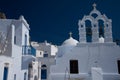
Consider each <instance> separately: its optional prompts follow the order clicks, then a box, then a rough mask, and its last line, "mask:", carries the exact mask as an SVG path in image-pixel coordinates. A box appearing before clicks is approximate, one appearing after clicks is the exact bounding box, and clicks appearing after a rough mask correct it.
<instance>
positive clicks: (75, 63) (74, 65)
mask: <svg viewBox="0 0 120 80" xmlns="http://www.w3.org/2000/svg"><path fill="white" fill-rule="evenodd" d="M70 73H72V74H78V73H79V72H78V60H70Z"/></svg>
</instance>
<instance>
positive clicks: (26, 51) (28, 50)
mask: <svg viewBox="0 0 120 80" xmlns="http://www.w3.org/2000/svg"><path fill="white" fill-rule="evenodd" d="M22 54H23V55H32V54H31V47H30V46H27V45H25V46H22Z"/></svg>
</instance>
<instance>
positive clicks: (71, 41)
mask: <svg viewBox="0 0 120 80" xmlns="http://www.w3.org/2000/svg"><path fill="white" fill-rule="evenodd" d="M77 43H78V41H77V40H75V39H73V38H72V37H70V38H69V39H67V40H65V41H64V42H63V44H62V45H67V46H76V45H77Z"/></svg>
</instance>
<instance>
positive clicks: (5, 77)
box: [3, 67, 8, 80]
mask: <svg viewBox="0 0 120 80" xmlns="http://www.w3.org/2000/svg"><path fill="white" fill-rule="evenodd" d="M7 78H8V67H4V75H3V80H7Z"/></svg>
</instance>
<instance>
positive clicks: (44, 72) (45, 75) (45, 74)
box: [41, 65, 47, 79]
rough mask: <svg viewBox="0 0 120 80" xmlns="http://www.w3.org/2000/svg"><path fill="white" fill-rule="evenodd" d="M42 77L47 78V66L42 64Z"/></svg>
mask: <svg viewBox="0 0 120 80" xmlns="http://www.w3.org/2000/svg"><path fill="white" fill-rule="evenodd" d="M41 79H47V66H46V65H42V66H41Z"/></svg>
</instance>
